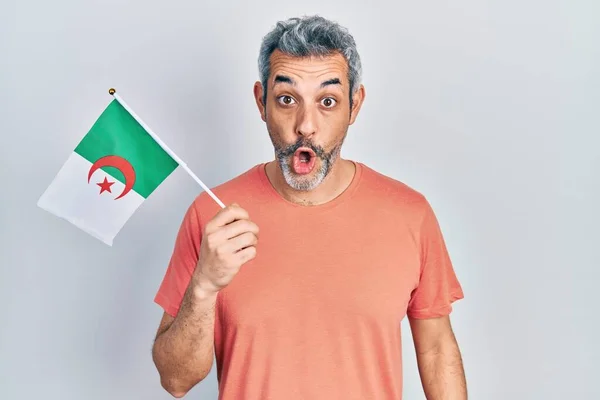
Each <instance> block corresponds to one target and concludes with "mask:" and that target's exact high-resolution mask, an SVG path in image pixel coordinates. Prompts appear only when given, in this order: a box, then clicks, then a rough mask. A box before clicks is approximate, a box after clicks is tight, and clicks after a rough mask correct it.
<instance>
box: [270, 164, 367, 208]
mask: <svg viewBox="0 0 600 400" xmlns="http://www.w3.org/2000/svg"><path fill="white" fill-rule="evenodd" d="M355 172H356V171H355V166H354V163H353V162H352V161H349V160H345V159H343V158H341V157H340V158H338V160H337V161H336V162H335V163H334V165H333V167H332V168H331V171H330V172H329V175H327V176H326V177H325V179H323V182H321V184H320V185H319V186H317V187H316V188H315V189H314V190H311V191H308V192H307V191H299V190H296V189H293V188H291V187H290V186H289V185H288V184H287V182H286V181H285V178H284V177H283V172H282V171H281V168H280V166H279V163H277V162H276V161H270V162H269V163H267V166H266V174H267V177H268V178H269V180H270V181H271V184H272V185H273V187H274V188H275V190H276V191H277V192H278V193H279V194H280V195H281V196H282V197H283V198H284V199H286V200H287V201H290V202H292V203H296V204H301V205H303V206H316V205H320V204H324V203H327V202H329V201H331V200H333V199H335V198H336V197H338V196H339V195H340V194H342V193H343V192H344V190H346V188H348V186H349V185H350V183H351V182H352V179H353V178H354V173H355Z"/></svg>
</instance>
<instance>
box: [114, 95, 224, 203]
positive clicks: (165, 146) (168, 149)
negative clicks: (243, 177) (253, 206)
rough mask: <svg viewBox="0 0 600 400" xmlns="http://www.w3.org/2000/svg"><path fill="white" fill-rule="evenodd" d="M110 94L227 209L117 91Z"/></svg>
mask: <svg viewBox="0 0 600 400" xmlns="http://www.w3.org/2000/svg"><path fill="white" fill-rule="evenodd" d="M108 93H109V94H110V95H111V96H113V97H114V98H115V99H116V100H117V101H118V102H119V103H120V104H121V105H122V106H123V108H125V109H126V110H127V111H128V112H129V114H131V116H132V117H133V118H135V120H136V121H137V122H139V124H140V125H141V126H142V127H143V128H144V129H145V130H146V132H148V134H149V135H150V136H152V138H153V139H154V140H155V141H156V143H158V144H159V145H160V147H162V148H163V150H164V151H166V152H167V153H168V154H169V155H170V156H171V157H172V158H173V159H174V160H175V161H176V162H177V164H179V165H180V166H181V168H183V169H184V170H185V171H186V172H187V173H188V174H190V176H191V177H192V178H193V179H194V180H195V181H196V182H198V184H199V185H200V186H202V188H203V189H204V190H205V191H206V192H207V193H208V194H209V195H210V197H212V198H213V199H214V200H215V201H216V202H217V204H218V205H220V206H221V208H225V204H223V202H222V201H221V200H219V198H218V197H217V196H215V194H214V193H213V192H212V191H211V190H210V189H209V188H208V186H206V185H205V184H204V182H202V181H201V180H200V179H199V178H198V177H197V176H196V174H194V173H193V172H192V171H191V170H190V169H189V168H188V166H187V165H186V163H184V162H183V160H181V158H179V157H177V155H176V154H175V153H174V152H173V150H171V149H170V148H169V147H168V146H167V145H166V144H165V143H164V142H163V141H162V140H160V138H159V137H158V136H157V135H156V133H154V132H153V131H152V129H150V127H149V126H148V125H146V124H145V123H144V121H142V119H141V118H140V117H139V116H138V115H137V114H136V113H135V112H134V111H133V110H132V109H131V107H129V106H128V105H127V104H126V103H125V101H123V99H122V98H121V97H120V96H119V95H118V94H117V91H116V90H115V89H113V88H111V89H109V91H108Z"/></svg>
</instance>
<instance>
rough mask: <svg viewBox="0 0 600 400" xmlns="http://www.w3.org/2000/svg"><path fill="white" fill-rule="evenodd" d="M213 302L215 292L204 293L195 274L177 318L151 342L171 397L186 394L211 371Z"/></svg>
mask: <svg viewBox="0 0 600 400" xmlns="http://www.w3.org/2000/svg"><path fill="white" fill-rule="evenodd" d="M215 303H216V293H215V292H213V291H208V290H206V289H205V288H204V287H203V285H202V284H201V283H200V282H199V280H198V278H197V277H196V274H194V277H193V278H192V280H191V282H190V284H189V286H188V288H187V290H186V293H185V295H184V297H183V300H182V304H181V307H180V310H179V312H178V314H177V317H176V318H175V319H174V320H173V323H172V324H171V326H170V327H169V328H168V329H167V330H166V331H164V332H163V333H161V334H160V335H159V336H158V337H157V339H156V341H155V343H154V347H153V352H152V356H153V359H154V362H155V364H156V367H157V369H158V371H159V373H160V377H161V381H162V384H163V386H164V387H165V388H166V389H167V390H168V391H169V392H171V393H172V394H174V395H176V394H181V395H183V394H185V392H187V391H188V390H190V389H191V388H192V387H193V386H194V385H195V384H197V383H198V382H200V381H201V380H202V379H204V378H205V377H206V375H208V373H209V372H210V369H211V367H212V363H213V351H214V350H213V343H214V323H215Z"/></svg>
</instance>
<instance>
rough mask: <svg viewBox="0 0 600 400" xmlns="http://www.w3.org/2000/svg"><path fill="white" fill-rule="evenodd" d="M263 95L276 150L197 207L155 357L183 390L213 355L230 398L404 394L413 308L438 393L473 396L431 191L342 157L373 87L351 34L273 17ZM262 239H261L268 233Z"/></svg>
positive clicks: (425, 367)
mask: <svg viewBox="0 0 600 400" xmlns="http://www.w3.org/2000/svg"><path fill="white" fill-rule="evenodd" d="M259 69H260V74H261V81H260V82H257V83H256V84H255V86H254V96H255V98H256V104H257V106H258V109H259V111H260V115H261V118H262V120H263V121H265V123H266V127H267V131H268V133H269V136H270V139H271V142H272V143H273V146H274V149H275V160H274V161H271V162H268V163H261V164H259V165H257V166H255V167H253V168H251V169H249V170H248V171H246V172H244V173H243V174H241V175H239V176H238V177H236V178H234V179H232V180H230V181H228V182H226V183H224V184H222V185H220V186H218V187H216V188H215V189H214V192H215V194H216V195H217V196H219V198H220V199H221V200H223V201H224V202H225V203H226V204H230V205H229V206H228V207H227V208H225V209H221V208H220V207H219V206H218V205H217V204H216V203H215V202H214V201H213V200H212V199H211V198H210V197H209V196H207V195H206V194H205V193H202V194H200V195H199V196H198V197H197V198H196V199H195V200H194V202H193V204H192V205H191V206H190V208H189V209H188V210H187V212H186V215H185V217H184V220H183V223H182V225H181V228H180V231H179V233H178V236H177V239H176V243H175V248H174V251H173V254H172V257H171V260H170V263H169V266H168V268H167V271H166V274H165V277H164V280H163V282H162V284H161V286H160V289H159V291H158V293H157V295H156V298H155V301H156V302H157V303H158V304H159V305H160V306H162V307H163V308H164V316H163V318H162V321H161V322H160V326H159V328H158V333H157V336H156V340H155V344H154V347H153V359H154V362H155V364H156V367H157V369H158V371H159V373H160V378H161V383H162V385H163V387H164V388H165V389H166V390H167V391H168V392H169V393H171V394H172V395H173V396H175V397H181V396H183V395H185V394H186V393H187V392H188V391H189V390H190V389H191V388H192V387H194V386H195V385H196V384H197V383H198V382H200V381H201V380H202V379H204V378H205V377H206V376H207V374H208V373H209V371H210V370H211V367H212V365H213V357H214V356H216V367H217V377H218V381H219V398H220V399H224V400H259V399H276V400H296V399H302V400H318V399H327V400H334V399H343V400H351V399H357V400H359V399H360V400H367V399H382V400H384V399H385V400H388V399H389V400H391V399H400V398H401V397H402V353H401V336H400V326H401V320H402V319H403V318H404V317H405V316H408V318H409V320H410V326H411V330H412V334H413V337H414V345H415V348H416V353H417V362H418V368H419V371H420V374H421V381H422V384H423V387H424V390H425V393H426V395H427V398H428V399H431V400H441V399H444V400H445V399H466V397H467V395H466V388H465V386H466V385H465V378H464V372H463V368H462V362H461V355H460V352H459V349H458V346H457V342H456V340H455V337H454V335H453V331H452V328H451V325H450V321H449V313H450V311H451V307H452V306H451V304H452V302H454V301H455V300H457V299H460V298H462V297H463V293H462V289H461V286H460V284H459V282H458V280H457V278H456V276H455V273H454V271H453V268H452V265H451V262H450V259H449V256H448V253H447V250H446V248H445V245H444V240H443V238H442V234H441V231H440V228H439V226H438V223H437V220H436V217H435V215H434V213H433V211H432V209H431V207H430V205H429V203H428V201H427V200H426V199H425V197H424V196H423V195H421V194H420V193H418V192H416V191H415V190H413V189H411V188H409V187H408V186H406V185H404V184H403V183H401V182H399V181H396V180H394V179H391V178H389V177H386V176H384V175H382V174H380V173H378V172H376V171H374V170H372V169H371V168H369V167H367V166H366V165H364V164H362V163H360V162H356V161H351V160H346V159H343V158H341V156H340V149H341V147H342V143H343V142H344V139H345V137H346V133H347V130H348V127H349V125H351V124H353V123H354V121H355V120H356V117H357V115H358V112H359V110H360V108H361V105H362V103H363V101H364V98H365V89H364V87H363V85H361V84H360V76H361V64H360V59H359V56H358V53H357V51H356V47H355V43H354V40H353V38H352V36H351V35H350V34H349V33H348V32H347V31H346V30H345V29H343V28H342V27H340V26H338V25H337V24H335V23H333V22H330V21H328V20H326V19H323V18H321V17H306V18H302V19H300V18H294V19H290V20H288V21H285V22H280V23H278V24H277V26H276V27H275V29H274V30H273V31H272V32H271V33H269V34H268V35H267V36H266V37H265V38H264V42H263V44H262V47H261V50H260V58H259ZM259 238H260V240H259Z"/></svg>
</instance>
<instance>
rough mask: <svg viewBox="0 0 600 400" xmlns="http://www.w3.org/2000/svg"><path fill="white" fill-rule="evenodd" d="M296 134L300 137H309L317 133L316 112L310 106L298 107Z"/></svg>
mask: <svg viewBox="0 0 600 400" xmlns="http://www.w3.org/2000/svg"><path fill="white" fill-rule="evenodd" d="M298 114H299V115H298V120H297V127H296V133H297V134H298V135H301V136H305V137H310V136H312V135H314V134H315V133H316V131H317V110H316V109H315V107H311V106H310V105H304V106H303V107H300V109H299V111H298Z"/></svg>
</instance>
